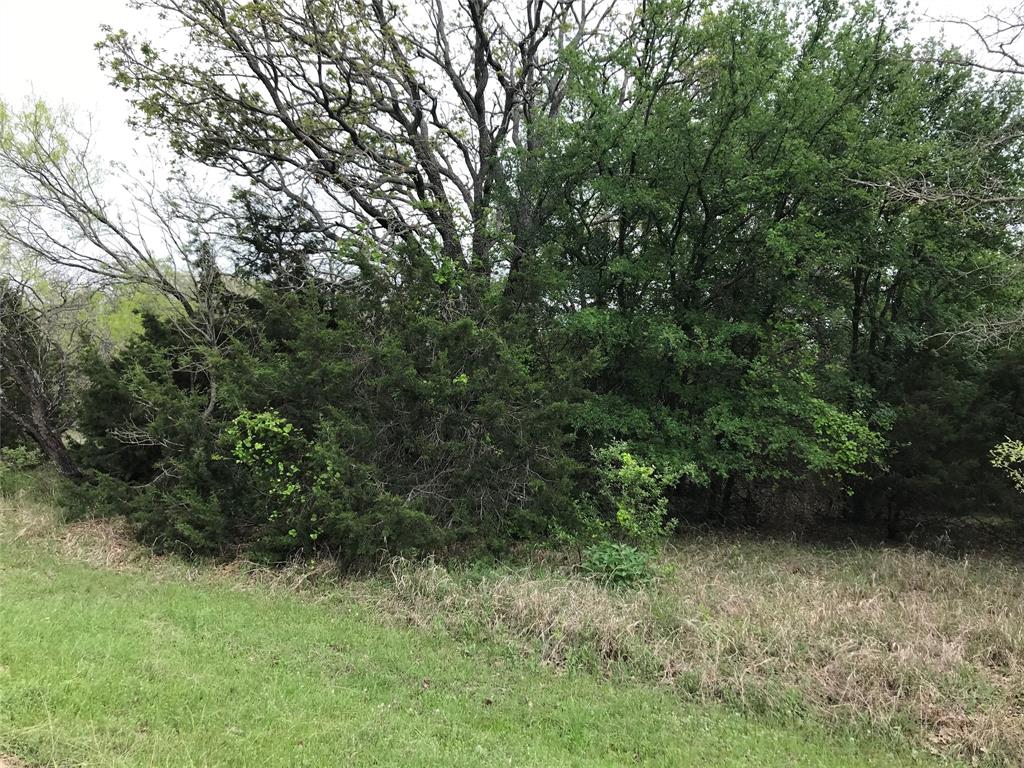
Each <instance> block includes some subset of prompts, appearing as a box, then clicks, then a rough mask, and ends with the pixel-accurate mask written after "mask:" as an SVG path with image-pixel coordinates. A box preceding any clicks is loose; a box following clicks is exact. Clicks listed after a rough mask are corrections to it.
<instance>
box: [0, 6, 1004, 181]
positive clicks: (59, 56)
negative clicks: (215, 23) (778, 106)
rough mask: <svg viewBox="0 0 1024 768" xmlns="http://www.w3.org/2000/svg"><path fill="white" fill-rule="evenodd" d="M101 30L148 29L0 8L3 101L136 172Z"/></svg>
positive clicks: (125, 16) (957, 11)
mask: <svg viewBox="0 0 1024 768" xmlns="http://www.w3.org/2000/svg"><path fill="white" fill-rule="evenodd" d="M1007 4H1008V2H1007ZM984 6H985V2H984V0H982V2H980V3H973V2H971V3H968V2H965V1H964V0H920V2H919V3H918V8H919V11H920V13H921V14H924V15H930V16H934V17H942V16H949V15H963V14H968V15H972V14H973V15H977V14H979V13H980V12H981V11H982V10H983V8H984ZM101 24H109V25H110V26H112V27H114V28H115V29H117V28H122V27H124V28H127V29H130V30H135V29H139V28H140V27H143V28H144V27H145V21H144V18H143V17H141V16H140V14H139V12H138V11H134V10H131V9H129V8H128V7H127V6H126V4H125V0H0V99H3V100H5V101H7V102H8V103H13V104H15V105H18V104H21V103H22V102H23V101H24V100H25V99H26V98H28V97H30V96H35V97H39V98H42V99H45V100H46V101H48V102H51V103H64V104H66V105H67V106H69V107H72V108H74V109H75V110H76V111H84V112H88V113H90V114H91V115H92V118H93V132H94V139H95V141H96V145H97V149H98V150H99V152H100V154H101V155H103V156H104V157H106V158H108V159H116V160H120V161H122V162H127V163H129V164H131V160H132V157H133V153H134V151H136V150H138V149H141V148H142V147H143V145H142V144H141V143H140V142H141V141H142V140H139V139H136V138H135V137H133V135H132V132H131V131H130V130H129V129H128V127H127V125H126V120H127V117H128V114H129V108H128V106H127V104H126V102H125V99H124V95H123V94H122V93H120V92H119V91H117V90H115V89H114V88H112V87H111V86H110V85H109V84H108V83H107V79H106V77H105V76H104V74H103V73H102V72H101V71H100V69H99V65H98V63H97V56H96V50H95V48H94V45H95V43H96V41H97V40H99V39H100V37H102V33H101V32H100V25H101Z"/></svg>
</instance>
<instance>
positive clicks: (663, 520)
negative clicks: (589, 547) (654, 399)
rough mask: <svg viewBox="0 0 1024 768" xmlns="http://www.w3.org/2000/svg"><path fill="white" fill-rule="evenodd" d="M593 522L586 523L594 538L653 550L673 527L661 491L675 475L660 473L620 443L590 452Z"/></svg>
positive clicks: (673, 480) (674, 480)
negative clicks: (593, 463) (620, 541)
mask: <svg viewBox="0 0 1024 768" xmlns="http://www.w3.org/2000/svg"><path fill="white" fill-rule="evenodd" d="M594 458H595V460H596V469H595V472H596V481H595V486H596V493H595V496H594V498H593V500H592V504H593V506H594V508H595V511H596V519H594V520H592V521H591V523H590V528H591V532H592V534H596V536H597V537H598V538H611V539H620V540H623V541H625V542H627V543H629V544H632V545H634V546H635V547H639V548H641V549H653V548H654V547H656V546H657V543H658V542H659V541H660V540H661V539H662V538H664V537H665V536H666V535H667V534H668V533H669V532H671V530H672V528H673V527H674V524H675V521H670V520H668V519H667V518H668V500H667V499H666V498H665V490H666V489H667V488H668V487H669V486H671V485H672V484H673V483H675V482H676V480H677V479H678V475H672V474H662V473H660V472H658V470H657V469H656V468H655V467H654V466H652V465H650V464H646V463H644V462H643V461H641V460H639V459H638V458H637V457H636V456H634V454H633V453H631V452H630V451H629V449H628V446H627V445H626V444H625V443H622V442H615V443H611V444H610V445H608V446H606V447H604V448H602V449H600V450H598V451H595V452H594Z"/></svg>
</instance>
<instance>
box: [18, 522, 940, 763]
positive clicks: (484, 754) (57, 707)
mask: <svg viewBox="0 0 1024 768" xmlns="http://www.w3.org/2000/svg"><path fill="white" fill-rule="evenodd" d="M2 514H10V507H9V506H7V507H6V508H4V507H0V515H2ZM2 523H3V521H0V764H3V763H4V760H5V758H4V757H2V756H7V759H8V761H9V762H12V761H13V760H15V759H16V760H18V761H19V763H14V764H20V763H24V764H26V765H29V766H35V765H56V766H79V765H89V766H175V768H179V767H181V766H198V765H202V766H213V765H239V766H300V765H309V766H325V765H338V766H371V765H377V766H445V767H447V766H500V765H513V766H619V765H657V766H858V767H859V766H907V765H918V764H926V762H927V761H924V760H923V759H922V760H919V759H917V758H914V757H913V756H911V755H910V754H909V753H893V752H891V751H890V750H891V748H888V747H883V746H881V745H880V744H873V743H866V742H855V741H853V740H850V739H837V738H834V737H830V736H827V735H825V734H824V733H823V732H822V731H821V730H819V729H816V728H813V727H808V728H806V729H803V728H788V729H787V728H781V727H774V726H772V725H768V724H764V723H761V722H757V721H755V720H750V719H747V718H744V717H742V716H740V715H737V714H734V713H731V712H728V711H726V710H725V709H721V708H717V707H702V706H699V705H696V704H687V703H683V702H681V701H680V700H679V698H678V696H675V695H673V693H672V692H671V690H670V689H668V688H664V687H663V688H658V687H654V686H650V685H647V686H642V685H633V684H625V683H621V682H618V683H617V682H613V681H609V680H605V679H602V678H601V677H600V676H597V675H588V674H582V673H580V674H571V673H564V674H558V673H555V672H553V671H551V670H549V669H545V668H543V667H540V666H538V665H537V664H535V663H530V662H529V661H526V660H523V659H522V657H516V656H515V655H514V654H510V653H509V652H508V650H507V649H505V650H501V646H500V645H498V644H492V643H489V642H478V643H472V642H469V641H453V640H452V639H450V638H449V637H445V636H444V635H441V634H438V633H434V632H429V631H426V630H420V629H411V628H409V629H403V628H401V627H399V626H395V625H389V624H388V623H387V622H384V621H381V620H380V618H379V617H376V616H374V615H373V614H372V612H371V611H370V609H369V608H367V607H365V606H360V605H358V604H356V602H355V601H346V600H343V599H338V598H332V599H324V600H321V601H319V602H318V601H314V600H310V599H303V598H298V597H295V596H289V595H288V594H285V593H283V592H282V591H281V590H274V589H270V588H254V587H251V586H250V588H248V589H241V588H239V585H238V584H234V585H233V584H232V583H231V581H230V579H220V580H218V579H210V578H206V577H204V576H203V575H201V574H200V575H199V577H198V578H194V579H189V578H188V577H187V570H186V569H184V568H180V569H166V568H164V569H160V568H156V569H153V570H147V569H145V568H142V569H128V570H109V569H104V568H99V567H95V566H93V565H89V564H83V563H81V562H75V561H73V560H70V559H68V558H67V557H65V556H61V555H58V554H55V553H54V552H53V551H51V548H49V547H45V546H43V545H42V544H40V543H39V542H37V541H32V540H30V538H31V537H28V538H24V537H22V538H19V537H15V536H14V535H12V533H11V531H12V527H11V526H10V525H7V526H6V528H5V526H4V525H2ZM4 530H6V535H5V534H4V533H2V531H4Z"/></svg>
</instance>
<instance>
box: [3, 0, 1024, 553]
mask: <svg viewBox="0 0 1024 768" xmlns="http://www.w3.org/2000/svg"><path fill="white" fill-rule="evenodd" d="M143 4H144V5H148V6H152V7H153V8H156V9H157V10H159V11H161V13H162V14H163V16H164V19H165V21H166V23H167V24H168V25H171V26H175V27H180V28H181V29H183V30H185V32H186V33H187V36H188V46H187V48H185V49H184V50H182V51H176V50H171V51H167V50H164V49H162V48H161V47H160V42H159V41H148V40H144V39H136V38H134V37H133V36H131V35H129V34H127V33H125V32H118V31H113V30H111V31H109V32H108V34H107V37H106V38H105V40H104V41H103V42H102V43H101V44H100V46H99V47H100V51H101V54H102V59H103V64H104V66H105V67H106V68H107V69H108V71H109V73H110V75H111V78H112V81H113V83H114V84H116V85H117V86H118V87H121V88H123V89H124V90H125V91H126V92H127V93H128V94H129V95H130V97H131V99H132V100H133V102H134V104H135V106H136V107H137V122H138V127H139V129H140V130H145V131H148V132H151V133H154V134H156V135H158V136H161V137H164V138H166V140H167V141H168V142H169V145H170V147H171V148H172V149H173V151H174V152H175V153H176V154H177V156H178V157H179V158H180V159H181V160H182V161H183V162H182V163H180V164H178V165H176V166H175V167H174V171H173V173H172V174H171V175H170V176H169V177H168V178H167V179H166V180H160V181H159V182H158V183H155V184H151V185H150V186H149V187H148V188H144V189H143V188H140V187H136V193H135V198H134V200H133V205H132V206H130V207H129V208H128V210H131V211H132V212H133V215H132V216H128V215H127V214H126V212H125V210H126V209H125V207H124V206H121V210H120V212H118V206H116V205H114V204H112V203H111V202H110V201H109V199H108V198H106V197H104V192H103V189H104V186H103V176H104V175H106V176H107V177H108V178H109V176H110V175H111V174H110V172H109V171H108V170H107V169H104V168H101V167H98V166H97V164H96V163H95V161H94V160H93V159H92V158H91V157H90V156H89V154H88V147H87V142H85V141H84V137H82V136H81V135H79V134H78V133H77V132H76V130H75V128H74V126H73V124H72V123H71V122H70V121H69V119H68V118H67V116H65V115H62V114H61V113H59V112H54V111H51V110H48V109H46V108H45V107H42V106H36V107H34V108H32V109H29V110H26V111H24V112H14V111H12V110H10V109H8V110H6V111H5V112H4V113H3V115H2V116H0V120H2V122H0V125H2V135H0V233H2V235H3V237H4V238H5V240H6V242H7V243H8V247H9V248H10V253H11V255H10V256H9V262H10V263H11V264H12V265H13V264H14V263H15V262H16V261H17V263H19V264H24V263H26V260H27V262H29V263H31V264H33V265H37V267H38V268H37V269H36V271H35V272H33V271H32V270H26V269H20V270H14V269H13V268H12V270H11V271H10V276H9V277H8V278H7V280H6V282H5V283H4V287H3V293H2V297H0V298H2V302H3V326H2V333H3V344H4V361H3V362H4V367H3V396H2V404H3V416H4V422H5V423H4V430H3V441H4V444H5V445H11V444H14V443H16V442H17V441H19V440H30V441H34V442H35V443H36V444H38V445H39V446H40V447H41V448H42V450H44V451H45V452H46V454H47V455H48V456H49V457H50V458H52V459H53V460H54V461H55V462H57V464H58V466H59V467H60V468H61V470H62V471H63V472H64V473H65V474H67V475H69V476H73V477H75V478H76V480H78V494H79V503H80V504H81V505H83V506H86V507H89V508H91V509H94V510H109V511H111V512H125V511H127V513H128V514H129V516H130V518H131V519H132V520H133V521H134V522H135V524H136V525H137V527H138V530H139V532H140V535H141V536H142V537H143V538H144V539H146V540H147V541H149V542H152V543H154V544H156V545H157V546H159V547H162V548H177V549H184V550H187V551H191V552H196V553H222V552H226V551H234V549H235V548H237V547H238V546H240V545H241V546H246V547H249V548H251V549H253V550H254V551H257V552H260V553H262V554H265V555H267V556H270V557H284V556H288V555H290V554H293V553H295V552H299V551H303V552H313V551H324V552H330V553H332V554H334V555H336V556H339V557H341V558H343V559H346V560H349V561H353V562H355V561H364V560H370V559H373V558H374V557H377V556H378V555H379V554H380V553H381V552H382V551H384V552H427V551H435V550H440V549H451V548H455V549H459V550H464V549H479V548H481V547H484V548H486V547H502V546H505V545H507V544H508V543H509V542H513V541H516V540H522V539H537V538H551V537H555V538H557V539H559V540H577V541H579V540H583V541H600V540H608V539H612V540H625V541H628V542H631V543H633V544H638V545H646V544H649V543H651V542H652V541H654V540H656V539H657V537H658V536H660V535H662V534H663V533H665V532H666V531H667V530H668V529H669V528H671V526H672V525H673V524H674V522H675V521H679V520H682V521H686V522H694V523H710V524H716V525H728V524H743V525H760V524H773V525H781V526H784V527H787V528H803V527H807V526H811V525H813V526H823V525H825V526H828V525H839V524H845V523H857V524H862V525H868V526H871V528H872V530H875V531H878V532H879V533H880V534H882V533H885V534H888V535H899V534H900V533H901V531H902V530H905V528H906V527H907V525H909V523H908V522H907V521H910V520H914V519H917V518H920V517H922V516H928V517H930V518H931V519H940V520H953V519H956V518H959V517H962V516H964V515H975V516H977V515H988V516H992V515H996V516H1012V515H1013V514H1019V513H1020V512H1021V501H1020V497H1019V496H1018V495H1017V494H1016V493H1015V490H1014V488H1013V485H1012V483H1011V482H1010V480H1008V479H1007V478H1006V476H1005V475H1004V474H1003V472H1002V471H1001V469H1000V468H996V467H993V466H992V455H991V451H992V450H993V448H994V447H995V446H996V445H997V444H999V443H1002V442H1003V441H1004V439H1005V437H1006V436H1008V435H1009V436H1021V435H1024V346H1022V345H1021V343H1020V342H1019V340H1018V339H1017V337H1016V336H1015V334H1014V331H1015V330H1016V329H1017V328H1019V327H1020V326H1021V325H1024V323H1021V321H1020V320H1019V319H1018V318H1020V317H1021V315H1022V313H1021V308H1022V306H1024V280H1022V277H1021V268H1022V266H1024V256H1022V234H1024V229H1022V224H1024V218H1022V216H1021V213H1022V203H1024V187H1022V182H1024V177H1022V171H1024V151H1022V150H1024V109H1022V106H1024V92H1022V87H1021V85H1022V81H1021V78H1019V77H1015V76H1014V75H1013V74H1012V73H1009V72H1007V73H1004V74H1002V75H999V76H995V75H993V74H991V73H984V72H982V71H980V70H979V69H978V68H977V67H974V66H971V65H970V64H971V63H970V60H969V59H968V58H967V57H966V56H965V54H963V53H962V52H960V51H957V50H955V49H950V48H946V47H944V46H943V45H942V44H940V43H938V42H926V43H919V42H915V41H913V40H912V38H911V35H910V28H911V23H910V20H909V19H908V18H907V17H906V15H905V14H904V12H903V11H901V10H900V9H898V8H894V7H890V6H879V7H875V6H872V5H871V4H862V3H856V4H853V3H843V2H833V1H831V0H822V1H821V2H799V3H793V4H785V5H783V4H779V3H775V2H760V1H759V0H753V1H751V2H744V1H739V2H722V3H719V2H696V1H687V0H669V1H664V0H655V1H654V2H644V3H641V4H639V5H637V6H635V7H629V8H624V7H623V6H622V4H621V3H619V4H615V3H608V4H606V5H602V4H601V3H589V2H581V1H579V0H555V2H539V0H525V2H523V3H522V4H521V5H520V6H519V7H516V8H515V9H514V10H510V8H509V7H508V6H506V5H501V4H498V3H494V2H491V0H465V2H459V3H454V2H452V3H449V2H442V1H441V0H418V1H417V2H415V3H411V4H409V5H395V6H393V5H390V4H388V3H385V2H383V0H368V1H366V2H364V1H362V0H360V2H355V3H349V2H339V1H338V0H316V1H313V2H310V1H306V2H274V3H268V2H247V3H242V2H236V1H234V0H149V2H145V3H143ZM185 161H187V162H185ZM189 163H199V164H203V165H206V166H208V167H210V168H213V169H219V171H223V172H224V178H225V179H227V181H226V182H225V184H229V185H230V186H231V192H230V194H229V195H228V194H222V193H223V190H220V191H219V192H220V193H219V194H217V195H207V196H204V195H202V194H201V193H200V192H199V191H198V189H199V186H200V185H199V184H198V183H197V182H195V181H194V178H190V176H189V169H190V168H192V167H194V166H192V165H190V164H189ZM114 176H115V178H116V177H117V176H118V174H117V173H116V172H115V173H114ZM19 259H20V261H18V260H19ZM40 265H41V266H40ZM75 276H78V278H77V279H78V282H77V283H76V284H75V285H73V286H71V287H70V288H69V287H68V285H67V284H68V281H70V280H72V279H73V278H75ZM41 286H42V287H41ZM89 291H100V292H102V293H103V294H104V295H105V296H107V297H108V298H109V297H111V296H118V295H124V294H125V292H134V294H133V295H145V296H148V297H150V298H149V299H147V302H146V309H145V311H144V312H143V313H141V315H142V318H143V321H142V326H141V330H140V332H138V333H137V334H133V335H131V336H130V337H129V338H128V339H127V340H124V341H121V342H119V343H116V344H110V343H106V344H104V343H102V341H103V339H102V338H100V336H101V335H100V334H97V332H96V330H95V328H94V327H92V326H93V324H92V323H90V322H84V323H83V320H82V318H83V317H86V318H88V317H91V316H93V315H90V314H89V313H85V314H83V313H82V312H81V311H78V310H75V311H70V310H69V307H73V306H74V303H75V302H74V301H69V300H67V297H68V296H77V297H79V299H78V300H81V297H82V295H84V293H86V292H89ZM60 296H64V297H65V298H64V299H61V300H57V297H60ZM89 301H92V300H91V299H90V300H89ZM1012 446H1013V444H1012V443H1006V444H1004V447H1003V448H1002V449H1000V450H1001V451H1002V453H1000V452H999V451H997V456H996V459H997V463H998V462H1002V464H1003V466H1006V467H1008V468H1011V469H1012V468H1013V467H1014V466H1015V465H1014V461H1015V459H1014V458H1013V454H1012V452H1009V451H1011V448H1012ZM1008 452H1009V453H1008ZM1001 456H1002V457H1003V458H1000V457H1001Z"/></svg>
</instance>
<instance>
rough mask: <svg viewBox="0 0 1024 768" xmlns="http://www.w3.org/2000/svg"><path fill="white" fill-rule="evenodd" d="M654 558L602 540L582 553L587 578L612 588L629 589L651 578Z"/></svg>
mask: <svg viewBox="0 0 1024 768" xmlns="http://www.w3.org/2000/svg"><path fill="white" fill-rule="evenodd" d="M653 560H654V555H653V554H652V553H650V552H646V551H644V550H642V549H639V548H637V547H634V546H631V545H629V544H620V543H616V542H613V541H604V542H600V543H598V544H593V545H591V546H590V547H587V549H586V550H585V551H584V552H583V562H582V564H581V567H582V569H583V572H584V573H586V574H587V575H588V576H590V577H592V578H594V579H596V580H597V581H600V582H603V583H605V584H608V585H610V586H615V587H633V586H636V585H638V584H643V583H644V582H647V581H650V580H651V579H652V578H654V567H653Z"/></svg>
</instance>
